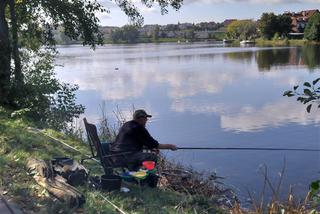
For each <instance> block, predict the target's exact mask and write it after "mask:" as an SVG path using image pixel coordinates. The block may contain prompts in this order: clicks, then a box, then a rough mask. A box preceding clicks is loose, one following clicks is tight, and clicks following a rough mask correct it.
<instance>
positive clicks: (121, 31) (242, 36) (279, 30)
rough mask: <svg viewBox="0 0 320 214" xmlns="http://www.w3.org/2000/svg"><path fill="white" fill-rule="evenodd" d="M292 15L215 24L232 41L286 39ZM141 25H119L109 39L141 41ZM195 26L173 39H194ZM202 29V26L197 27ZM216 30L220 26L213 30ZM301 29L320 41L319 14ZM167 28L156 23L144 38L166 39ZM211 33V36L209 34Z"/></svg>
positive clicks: (267, 16) (311, 37)
mask: <svg viewBox="0 0 320 214" xmlns="http://www.w3.org/2000/svg"><path fill="white" fill-rule="evenodd" d="M291 22H292V20H291V17H290V16H289V15H286V14H280V15H275V14H274V13H263V14H262V15H261V17H260V19H259V20H258V21H254V20H235V21H233V22H231V23H230V24H228V25H227V26H223V25H222V24H220V25H217V26H219V27H220V29H223V31H225V33H224V38H226V39H235V40H248V39H255V38H263V39H267V40H271V39H286V38H288V36H289V33H290V32H291V31H292V25H291ZM140 29H141V28H140V26H138V25H125V26H123V27H121V28H118V29H115V30H113V31H112V32H111V34H110V39H111V41H112V42H113V43H123V42H124V43H136V42H139V41H141V38H142V37H143V36H142V35H140V31H139V30H140ZM198 30H199V29H197V28H196V25H194V24H193V25H192V26H190V27H189V28H188V29H186V30H184V31H181V30H180V31H181V32H180V34H179V33H176V34H177V36H176V39H180V38H182V39H188V40H191V41H192V40H194V39H197V35H196V31H198ZM200 30H201V29H200ZM215 30H218V31H219V29H215ZM300 30H302V31H303V30H304V39H307V40H313V41H320V13H316V14H314V15H313V16H312V17H311V18H310V19H309V21H308V23H307V26H306V27H305V29H300ZM171 31H172V32H178V31H179V29H173V30H171ZM168 32H169V31H166V30H161V29H160V27H159V25H156V26H155V27H154V29H153V31H152V33H151V34H150V35H149V37H148V40H147V41H149V42H150V41H153V42H157V41H159V40H160V39H164V38H168V36H167V34H168ZM211 34H212V35H211ZM211 34H209V35H208V39H222V38H223V36H222V37H221V36H220V37H219V38H217V37H215V35H214V33H212V32H211Z"/></svg>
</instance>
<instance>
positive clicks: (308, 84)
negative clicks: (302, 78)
mask: <svg viewBox="0 0 320 214" xmlns="http://www.w3.org/2000/svg"><path fill="white" fill-rule="evenodd" d="M303 85H304V86H306V87H311V84H310V83H308V82H305V83H304V84H303Z"/></svg>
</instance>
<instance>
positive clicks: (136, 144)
mask: <svg viewBox="0 0 320 214" xmlns="http://www.w3.org/2000/svg"><path fill="white" fill-rule="evenodd" d="M144 146H145V147H147V148H148V149H154V148H157V147H158V146H159V143H158V141H156V140H155V139H153V137H151V135H150V134H149V132H148V130H147V129H146V128H145V127H144V126H142V125H140V124H139V123H138V122H136V121H134V120H131V121H128V122H126V123H125V124H123V126H122V127H121V128H120V130H119V133H118V135H117V137H116V140H115V141H114V142H113V143H112V145H111V149H110V151H111V152H113V153H118V152H141V151H142V148H143V147H144Z"/></svg>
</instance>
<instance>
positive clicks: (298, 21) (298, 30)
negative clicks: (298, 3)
mask: <svg viewBox="0 0 320 214" xmlns="http://www.w3.org/2000/svg"><path fill="white" fill-rule="evenodd" d="M316 13H319V10H317V9H316V10H304V11H301V12H298V13H295V12H285V13H284V15H288V16H290V17H291V20H292V22H291V25H292V29H291V34H296V35H298V34H303V33H304V29H305V28H306V26H307V24H308V21H309V19H310V18H311V17H312V16H313V15H314V14H316Z"/></svg>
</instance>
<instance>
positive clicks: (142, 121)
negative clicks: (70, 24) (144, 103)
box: [110, 109, 177, 170]
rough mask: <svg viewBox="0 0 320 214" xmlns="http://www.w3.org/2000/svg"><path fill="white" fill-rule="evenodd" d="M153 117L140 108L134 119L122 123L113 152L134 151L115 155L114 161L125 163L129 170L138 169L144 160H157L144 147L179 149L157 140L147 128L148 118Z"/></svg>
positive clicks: (155, 149) (154, 155)
mask: <svg viewBox="0 0 320 214" xmlns="http://www.w3.org/2000/svg"><path fill="white" fill-rule="evenodd" d="M150 117H152V116H151V115H149V114H147V113H146V112H145V111H144V110H142V109H139V110H136V111H135V112H134V113H133V120H131V121H128V122H126V123H124V124H123V125H122V127H121V128H120V130H119V133H118V135H117V137H116V139H115V141H114V143H112V144H111V148H110V151H111V153H114V154H117V153H127V152H132V153H129V154H127V155H125V157H121V156H118V157H114V158H113V159H114V161H117V162H121V163H124V164H125V165H127V166H128V168H129V170H138V169H139V167H140V166H141V165H142V162H143V161H155V162H157V155H156V154H155V153H145V152H143V149H144V148H147V149H150V150H153V151H158V149H171V150H173V151H174V150H177V146H176V145H173V144H160V143H158V141H156V140H155V139H154V138H153V137H152V136H151V135H150V134H149V132H148V130H147V129H146V123H147V121H148V118H150Z"/></svg>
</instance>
